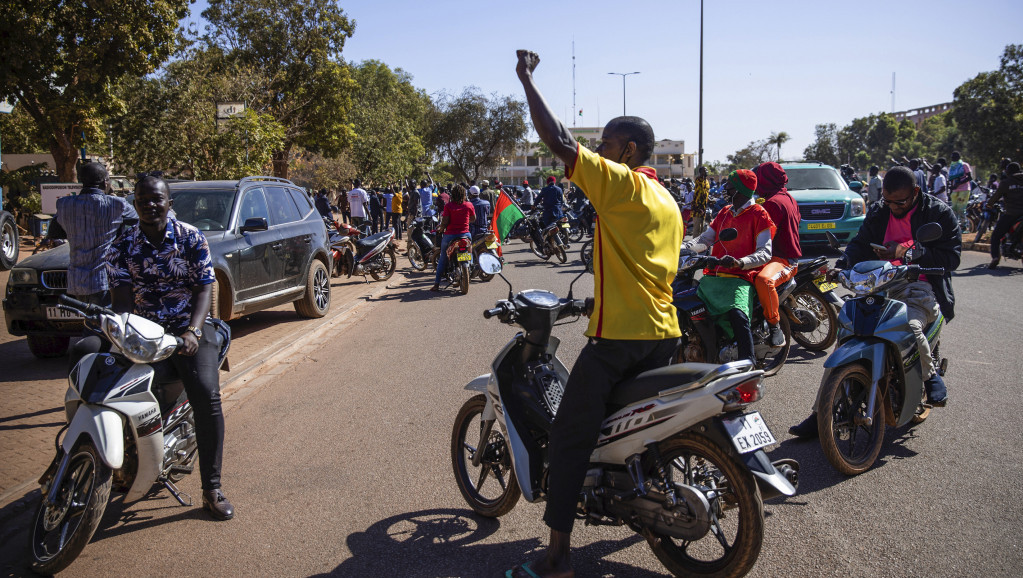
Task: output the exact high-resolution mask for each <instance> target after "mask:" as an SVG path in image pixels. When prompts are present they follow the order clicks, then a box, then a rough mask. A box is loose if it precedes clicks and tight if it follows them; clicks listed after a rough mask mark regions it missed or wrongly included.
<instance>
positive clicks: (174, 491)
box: [159, 476, 193, 506]
mask: <svg viewBox="0 0 1023 578" xmlns="http://www.w3.org/2000/svg"><path fill="white" fill-rule="evenodd" d="M159 481H160V483H161V484H163V487H165V488H167V491H168V492H170V493H171V495H172V496H174V499H175V500H177V501H178V503H179V504H181V505H182V506H192V505H193V503H192V496H189V495H188V494H186V493H185V492H182V491H181V490H179V489H178V487H177V486H175V485H174V482H172V481H170V480H169V479H167V478H166V477H165V476H160V479H159ZM182 496H184V497H185V498H187V499H188V501H187V502H186V501H185V499H184V498H182Z"/></svg>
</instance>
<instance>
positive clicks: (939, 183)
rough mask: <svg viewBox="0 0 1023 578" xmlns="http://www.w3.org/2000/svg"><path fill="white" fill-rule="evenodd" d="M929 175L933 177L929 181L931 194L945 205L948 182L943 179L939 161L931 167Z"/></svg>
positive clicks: (946, 202)
mask: <svg viewBox="0 0 1023 578" xmlns="http://www.w3.org/2000/svg"><path fill="white" fill-rule="evenodd" d="M931 176H932V178H933V179H934V180H933V181H932V182H931V196H933V197H934V198H935V199H938V200H939V201H941V202H943V203H945V204H946V205H947V204H948V182H947V181H946V180H945V175H943V174H941V163H937V164H935V165H934V166H932V167H931Z"/></svg>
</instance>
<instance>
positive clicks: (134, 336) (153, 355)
mask: <svg viewBox="0 0 1023 578" xmlns="http://www.w3.org/2000/svg"><path fill="white" fill-rule="evenodd" d="M117 345H118V347H120V349H121V353H123V354H124V356H125V357H127V358H128V359H130V360H131V361H133V362H135V363H154V362H156V361H162V360H164V359H167V358H168V357H170V356H171V354H173V353H174V351H175V349H176V348H177V343H176V342H175V341H170V340H165V339H164V337H163V336H159V337H146V336H145V335H143V334H142V333H141V332H139V331H137V330H136V329H135V328H134V327H132V326H131V323H128V324H126V325H125V327H124V337H123V339H121V340H120V341H119V342H117Z"/></svg>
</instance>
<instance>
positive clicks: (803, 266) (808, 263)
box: [796, 256, 828, 271]
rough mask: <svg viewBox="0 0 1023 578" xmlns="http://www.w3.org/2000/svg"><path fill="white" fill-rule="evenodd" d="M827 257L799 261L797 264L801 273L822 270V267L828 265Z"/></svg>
mask: <svg viewBox="0 0 1023 578" xmlns="http://www.w3.org/2000/svg"><path fill="white" fill-rule="evenodd" d="M827 262H828V258H827V257H823V256H821V257H812V258H810V259H797V260H796V263H797V265H799V270H800V271H810V270H815V269H820V268H821V267H822V266H824V265H825V264H827Z"/></svg>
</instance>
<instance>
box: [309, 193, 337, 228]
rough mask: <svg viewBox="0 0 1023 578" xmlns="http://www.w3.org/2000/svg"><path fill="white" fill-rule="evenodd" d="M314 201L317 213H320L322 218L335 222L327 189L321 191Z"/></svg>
mask: <svg viewBox="0 0 1023 578" xmlns="http://www.w3.org/2000/svg"><path fill="white" fill-rule="evenodd" d="M313 201H314V204H315V205H316V211H317V212H318V213H320V216H321V217H326V218H328V219H330V220H331V221H333V220H334V212H333V211H331V210H330V200H329V199H327V189H320V190H319V191H318V192H317V193H316V197H315V198H314V199H313Z"/></svg>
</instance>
